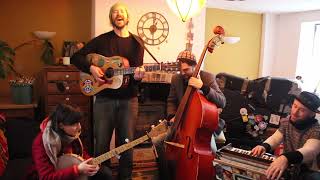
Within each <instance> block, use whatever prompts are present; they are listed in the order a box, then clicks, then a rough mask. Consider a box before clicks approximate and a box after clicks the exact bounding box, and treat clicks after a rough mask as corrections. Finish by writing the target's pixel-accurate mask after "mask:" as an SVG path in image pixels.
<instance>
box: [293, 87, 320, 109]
mask: <svg viewBox="0 0 320 180" xmlns="http://www.w3.org/2000/svg"><path fill="white" fill-rule="evenodd" d="M296 99H297V100H298V101H299V102H301V103H302V104H303V105H304V106H306V107H307V108H308V109H310V110H311V111H313V112H316V113H319V112H320V111H319V107H320V98H319V97H318V96H317V95H315V94H313V93H310V92H307V91H302V92H301V93H300V94H299V96H296Z"/></svg>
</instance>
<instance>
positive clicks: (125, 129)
mask: <svg viewBox="0 0 320 180" xmlns="http://www.w3.org/2000/svg"><path fill="white" fill-rule="evenodd" d="M109 20H110V23H111V25H112V27H113V30H112V31H110V32H107V33H104V34H102V35H100V36H98V37H96V38H94V39H92V40H91V41H90V42H88V43H87V44H86V45H85V46H84V47H83V48H82V49H80V50H79V51H78V52H77V53H75V54H74V55H73V56H72V58H71V62H72V64H74V65H75V66H77V67H78V68H79V69H80V70H81V71H83V72H86V73H90V74H92V76H93V77H94V78H95V80H96V81H99V82H100V83H104V78H103V76H104V72H103V71H102V70H101V69H100V68H99V67H97V66H94V65H92V64H91V63H90V62H89V61H88V60H87V59H86V57H87V55H88V54H90V55H91V60H92V59H96V58H97V59H98V58H99V55H103V56H105V57H111V56H122V57H124V58H126V59H128V61H129V62H128V63H129V65H130V66H131V67H137V68H136V69H135V72H134V75H129V84H128V86H126V87H121V88H119V89H105V90H103V91H101V92H99V93H98V94H97V95H96V100H95V102H94V106H93V118H94V139H95V143H94V152H95V155H100V154H102V153H105V152H106V151H109V149H110V141H111V137H112V132H113V130H114V129H115V134H116V146H120V145H122V144H124V143H126V141H127V140H126V139H128V140H129V141H131V140H133V137H134V128H135V122H136V119H137V116H138V98H137V90H138V87H137V84H138V83H139V82H140V81H141V79H142V78H143V76H144V72H145V70H144V68H143V67H142V65H143V55H144V49H143V47H142V46H141V45H140V44H139V42H138V41H137V39H136V37H134V35H133V34H131V33H130V32H129V31H128V23H129V14H128V9H127V7H126V6H125V5H124V4H122V3H116V4H114V5H113V6H112V7H111V9H110V12H109ZM141 42H142V40H141ZM132 155H133V153H132V149H131V150H128V151H126V152H124V153H122V154H121V157H120V159H119V169H118V170H119V171H118V177H119V179H121V180H122V179H131V174H132Z"/></svg>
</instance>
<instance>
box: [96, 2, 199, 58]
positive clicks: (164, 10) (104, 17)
mask: <svg viewBox="0 0 320 180" xmlns="http://www.w3.org/2000/svg"><path fill="white" fill-rule="evenodd" d="M116 2H118V1H117V0H93V25H92V32H93V34H92V36H93V37H95V36H98V35H100V34H102V33H104V32H107V31H110V30H111V29H112V27H111V25H110V23H109V18H108V14H109V9H110V7H111V6H112V5H113V4H114V3H116ZM122 2H123V3H125V4H127V5H128V9H129V14H130V22H129V30H130V31H131V32H132V33H134V34H137V23H138V21H139V19H140V17H141V16H142V15H143V14H145V13H148V12H158V13H160V14H162V15H163V16H164V17H165V18H166V19H167V21H168V23H169V35H168V37H167V39H166V42H163V43H161V44H160V45H157V46H150V45H147V48H148V49H149V50H150V51H151V53H152V54H153V55H154V56H155V57H156V58H157V59H158V60H159V61H160V62H167V61H175V60H176V57H177V56H178V54H179V52H181V51H183V50H184V49H185V44H186V32H187V29H186V23H183V22H182V21H181V20H180V19H179V18H178V17H177V16H176V15H175V14H174V13H173V12H172V11H171V10H170V9H169V6H168V5H167V3H166V1H165V0H157V1H149V0H130V1H129V0H123V1H122ZM193 24H194V32H195V33H194V39H195V41H194V42H196V44H194V46H193V53H194V54H195V55H196V57H197V58H199V57H200V54H201V51H202V49H203V46H204V42H205V9H203V10H202V12H201V14H199V15H198V16H196V17H194V18H193ZM144 62H146V63H148V62H154V61H153V60H152V58H151V57H150V56H149V54H148V53H147V52H146V51H145V58H144Z"/></svg>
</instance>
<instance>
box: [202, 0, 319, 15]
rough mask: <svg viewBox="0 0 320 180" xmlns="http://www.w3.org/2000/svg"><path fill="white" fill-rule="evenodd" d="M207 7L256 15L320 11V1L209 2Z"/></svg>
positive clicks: (219, 0) (216, 0)
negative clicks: (254, 13)
mask: <svg viewBox="0 0 320 180" xmlns="http://www.w3.org/2000/svg"><path fill="white" fill-rule="evenodd" d="M207 7H209V8H220V9H228V10H236V11H244V12H256V13H288V12H301V11H310V10H320V0H207Z"/></svg>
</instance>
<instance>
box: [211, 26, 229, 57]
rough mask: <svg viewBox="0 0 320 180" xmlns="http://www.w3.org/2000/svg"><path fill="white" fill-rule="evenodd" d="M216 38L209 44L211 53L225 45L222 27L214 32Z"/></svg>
mask: <svg viewBox="0 0 320 180" xmlns="http://www.w3.org/2000/svg"><path fill="white" fill-rule="evenodd" d="M213 32H214V34H215V36H214V37H213V38H212V39H211V40H210V41H209V42H208V45H207V48H208V51H209V52H210V53H212V52H213V50H214V49H215V48H217V47H219V46H220V45H221V44H224V41H223V37H224V35H225V32H224V29H223V27H221V26H216V27H215V28H214V30H213Z"/></svg>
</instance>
